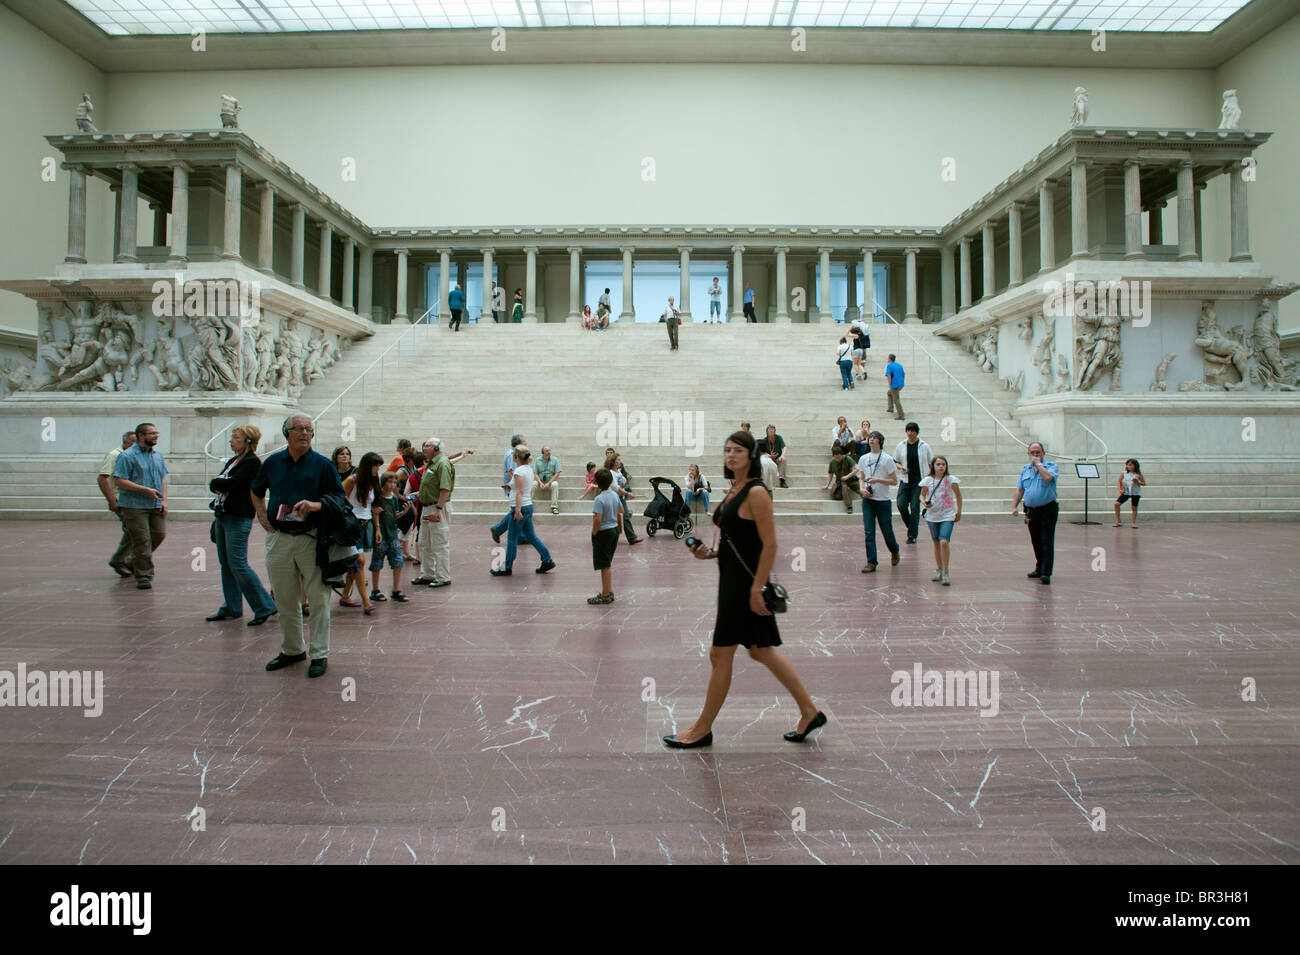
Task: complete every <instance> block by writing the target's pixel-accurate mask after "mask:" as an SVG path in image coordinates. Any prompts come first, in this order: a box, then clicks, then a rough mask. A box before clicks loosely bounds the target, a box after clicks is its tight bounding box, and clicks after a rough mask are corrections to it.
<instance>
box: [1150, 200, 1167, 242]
mask: <svg viewBox="0 0 1300 955" xmlns="http://www.w3.org/2000/svg"><path fill="white" fill-rule="evenodd" d="M1147 240H1148V241H1149V242H1150V243H1151V244H1152V245H1164V244H1165V200H1163V199H1161V200H1160V201H1158V202H1153V203H1151V205H1150V206H1149V207H1148V208H1147Z"/></svg>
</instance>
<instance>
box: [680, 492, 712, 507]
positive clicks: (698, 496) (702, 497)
mask: <svg viewBox="0 0 1300 955" xmlns="http://www.w3.org/2000/svg"><path fill="white" fill-rule="evenodd" d="M683 496H684V497H685V498H686V506H687V507H690V506H691V502H692V501H696V500H699V501H703V502H704V510H706V511H707V510H708V509H709V492H708V491H686V492H685V493H684V495H683Z"/></svg>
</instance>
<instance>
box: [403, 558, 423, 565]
mask: <svg viewBox="0 0 1300 955" xmlns="http://www.w3.org/2000/svg"><path fill="white" fill-rule="evenodd" d="M406 559H407V560H409V561H410V562H411V563H412V564H419V563H420V558H418V557H408V558H406Z"/></svg>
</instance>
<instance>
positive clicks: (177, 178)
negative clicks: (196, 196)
mask: <svg viewBox="0 0 1300 955" xmlns="http://www.w3.org/2000/svg"><path fill="white" fill-rule="evenodd" d="M189 241H190V167H189V166H187V165H186V164H185V163H183V162H178V163H174V164H173V165H172V242H171V252H170V253H169V254H168V256H167V264H168V265H171V266H176V267H183V266H184V265H185V264H186V263H187V262H189V260H190V250H189Z"/></svg>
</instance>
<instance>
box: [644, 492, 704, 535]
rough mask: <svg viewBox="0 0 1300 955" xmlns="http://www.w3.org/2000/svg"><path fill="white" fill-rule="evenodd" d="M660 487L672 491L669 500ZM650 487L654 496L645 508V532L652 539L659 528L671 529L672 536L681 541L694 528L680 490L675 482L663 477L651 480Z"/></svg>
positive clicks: (689, 510) (689, 511)
mask: <svg viewBox="0 0 1300 955" xmlns="http://www.w3.org/2000/svg"><path fill="white" fill-rule="evenodd" d="M660 485H664V486H665V487H670V488H672V489H673V496H672V498H671V499H670V498H669V497H668V495H666V494H665V493H664V488H661V487H660ZM650 486H651V487H652V488H654V492H655V496H654V499H653V500H652V501H651V502H650V503H649V504H647V505H646V506H645V516H646V517H647V518H648V520H647V521H646V525H645V532H646V533H647V534H649V535H650V536H651V537H654V536H655V531H657V530H659V528H661V527H671V528H672V529H673V536H674V537H676V538H677V539H678V540H681V539H682V538H683V537H685V536H686V535H687V534H689V533H690V531H691V527H692V526H694V525H693V524H692V522H691V509H690V508H689V507H688V506H687V504H686V500H685V499H684V498H683V497H682V489H681V488H680V487H678V486H677V484H676V482H674V481H670V480H668V478H665V477H654V478H651V479H650Z"/></svg>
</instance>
